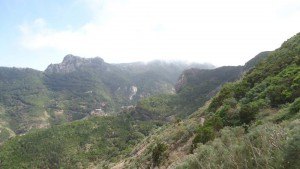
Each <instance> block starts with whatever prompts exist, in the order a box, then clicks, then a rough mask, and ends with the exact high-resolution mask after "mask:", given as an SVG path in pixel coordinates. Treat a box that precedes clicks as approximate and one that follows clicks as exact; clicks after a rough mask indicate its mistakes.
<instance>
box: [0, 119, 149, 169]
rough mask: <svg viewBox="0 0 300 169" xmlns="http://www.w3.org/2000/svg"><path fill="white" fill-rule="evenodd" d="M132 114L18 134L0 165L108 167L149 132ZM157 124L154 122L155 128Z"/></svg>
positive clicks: (1, 156)
mask: <svg viewBox="0 0 300 169" xmlns="http://www.w3.org/2000/svg"><path fill="white" fill-rule="evenodd" d="M148 125H149V124H147V123H146V122H135V121H133V120H132V119H131V117H130V116H127V115H122V116H106V117H104V116H103V117H94V118H91V119H88V120H82V121H76V122H72V123H67V124H63V125H59V126H54V127H51V128H49V129H43V130H39V131H32V132H29V133H27V134H26V135H23V136H16V137H15V138H13V139H11V140H9V141H7V142H6V143H4V145H3V146H2V147H1V151H0V168H2V169H5V168H9V169H11V168H70V169H71V168H87V167H89V166H92V165H93V163H97V164H98V165H99V164H101V166H102V167H104V166H106V165H107V163H108V162H114V161H116V160H118V159H120V158H124V155H126V154H128V153H129V152H130V151H131V149H132V147H133V145H135V144H136V143H137V142H138V141H139V140H141V139H142V138H143V137H144V135H146V134H148V132H149V129H150V128H148ZM153 125H154V124H151V128H152V127H153Z"/></svg>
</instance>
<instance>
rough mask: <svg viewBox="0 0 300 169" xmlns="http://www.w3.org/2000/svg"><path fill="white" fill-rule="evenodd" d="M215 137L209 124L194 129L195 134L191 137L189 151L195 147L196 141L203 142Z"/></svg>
mask: <svg viewBox="0 0 300 169" xmlns="http://www.w3.org/2000/svg"><path fill="white" fill-rule="evenodd" d="M214 138H215V133H214V130H213V128H212V127H211V126H203V127H199V129H198V130H197V131H196V136H195V138H194V139H193V143H192V147H191V151H192V152H193V150H194V149H195V148H196V147H197V144H198V143H202V144H205V143H207V142H208V141H210V140H213V139H214Z"/></svg>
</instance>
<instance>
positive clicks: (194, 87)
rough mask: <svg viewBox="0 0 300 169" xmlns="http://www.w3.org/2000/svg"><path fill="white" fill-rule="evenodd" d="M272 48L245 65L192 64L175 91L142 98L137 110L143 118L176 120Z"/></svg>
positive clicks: (138, 115) (243, 71) (195, 107)
mask: <svg viewBox="0 0 300 169" xmlns="http://www.w3.org/2000/svg"><path fill="white" fill-rule="evenodd" d="M269 53H270V52H261V53H259V54H258V55H256V56H255V57H254V58H253V59H251V60H250V61H248V62H247V63H246V64H245V65H244V66H223V67H219V68H216V69H197V68H191V69H187V70H185V71H183V73H182V74H181V75H180V77H179V79H178V81H177V83H176V85H175V90H176V94H175V95H174V94H173V95H154V96H151V97H149V98H146V99H143V100H141V101H139V102H138V104H137V106H136V109H135V110H134V111H133V114H134V115H135V116H136V117H139V119H141V120H151V119H152V120H163V121H166V120H167V121H172V120H176V118H185V117H187V116H188V115H190V114H191V113H193V112H194V111H196V110H197V109H198V108H199V107H201V106H203V105H204V103H205V102H206V101H208V100H209V99H210V98H211V97H212V96H214V95H215V94H216V93H217V92H218V91H219V90H220V88H221V86H222V85H223V84H225V83H227V82H233V81H235V80H237V79H239V78H240V77H241V76H242V75H243V74H244V73H245V72H247V71H249V70H251V69H252V68H253V67H254V66H255V65H256V64H258V63H259V62H260V61H262V60H264V59H265V58H266V57H267V56H268V54H269Z"/></svg>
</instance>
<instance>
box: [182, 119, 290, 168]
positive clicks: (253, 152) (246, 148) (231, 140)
mask: <svg viewBox="0 0 300 169" xmlns="http://www.w3.org/2000/svg"><path fill="white" fill-rule="evenodd" d="M287 136H288V135H287V130H286V128H283V127H281V126H280V125H276V124H264V125H260V126H257V127H255V128H252V129H250V131H249V133H248V134H245V132H244V129H243V128H242V127H235V128H224V129H222V130H221V136H220V137H219V138H216V139H215V140H214V141H212V142H208V143H206V144H200V145H199V147H198V148H197V149H195V150H194V155H191V156H189V157H188V159H187V160H185V161H184V162H183V163H182V164H180V165H179V166H177V167H176V168H178V169H183V168H203V169H204V168H253V169H254V168H261V169H264V168H282V167H283V162H284V155H283V152H282V150H281V147H283V146H284V145H286V143H287V142H286V141H287V139H288V137H287ZM275 138H276V139H275Z"/></svg>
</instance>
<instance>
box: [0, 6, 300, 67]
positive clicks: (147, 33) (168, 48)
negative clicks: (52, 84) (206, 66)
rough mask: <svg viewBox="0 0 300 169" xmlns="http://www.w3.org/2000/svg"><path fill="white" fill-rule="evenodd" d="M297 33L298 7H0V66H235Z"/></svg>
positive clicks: (299, 24) (299, 8)
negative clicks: (81, 62)
mask: <svg viewBox="0 0 300 169" xmlns="http://www.w3.org/2000/svg"><path fill="white" fill-rule="evenodd" d="M298 32H300V1H299V0H226V1H225V0H63V1H62V0H0V66H8V67H30V68H34V69H38V70H44V69H46V67H47V66H48V65H49V64H51V63H59V62H61V61H62V59H63V57H64V56H65V55H67V54H73V55H77V56H81V57H87V58H89V57H96V56H99V57H102V58H103V59H104V60H105V61H106V62H108V63H128V62H135V61H144V62H147V61H151V60H171V61H173V60H181V61H188V62H199V63H212V64H214V65H216V66H224V65H243V64H244V63H245V62H246V61H248V60H249V59H251V58H253V57H254V56H255V55H256V54H258V53H259V52H261V51H266V50H275V49H276V48H278V47H280V45H281V44H282V43H283V42H284V41H285V40H287V39H288V38H290V37H291V36H293V35H295V34H296V33H298Z"/></svg>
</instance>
